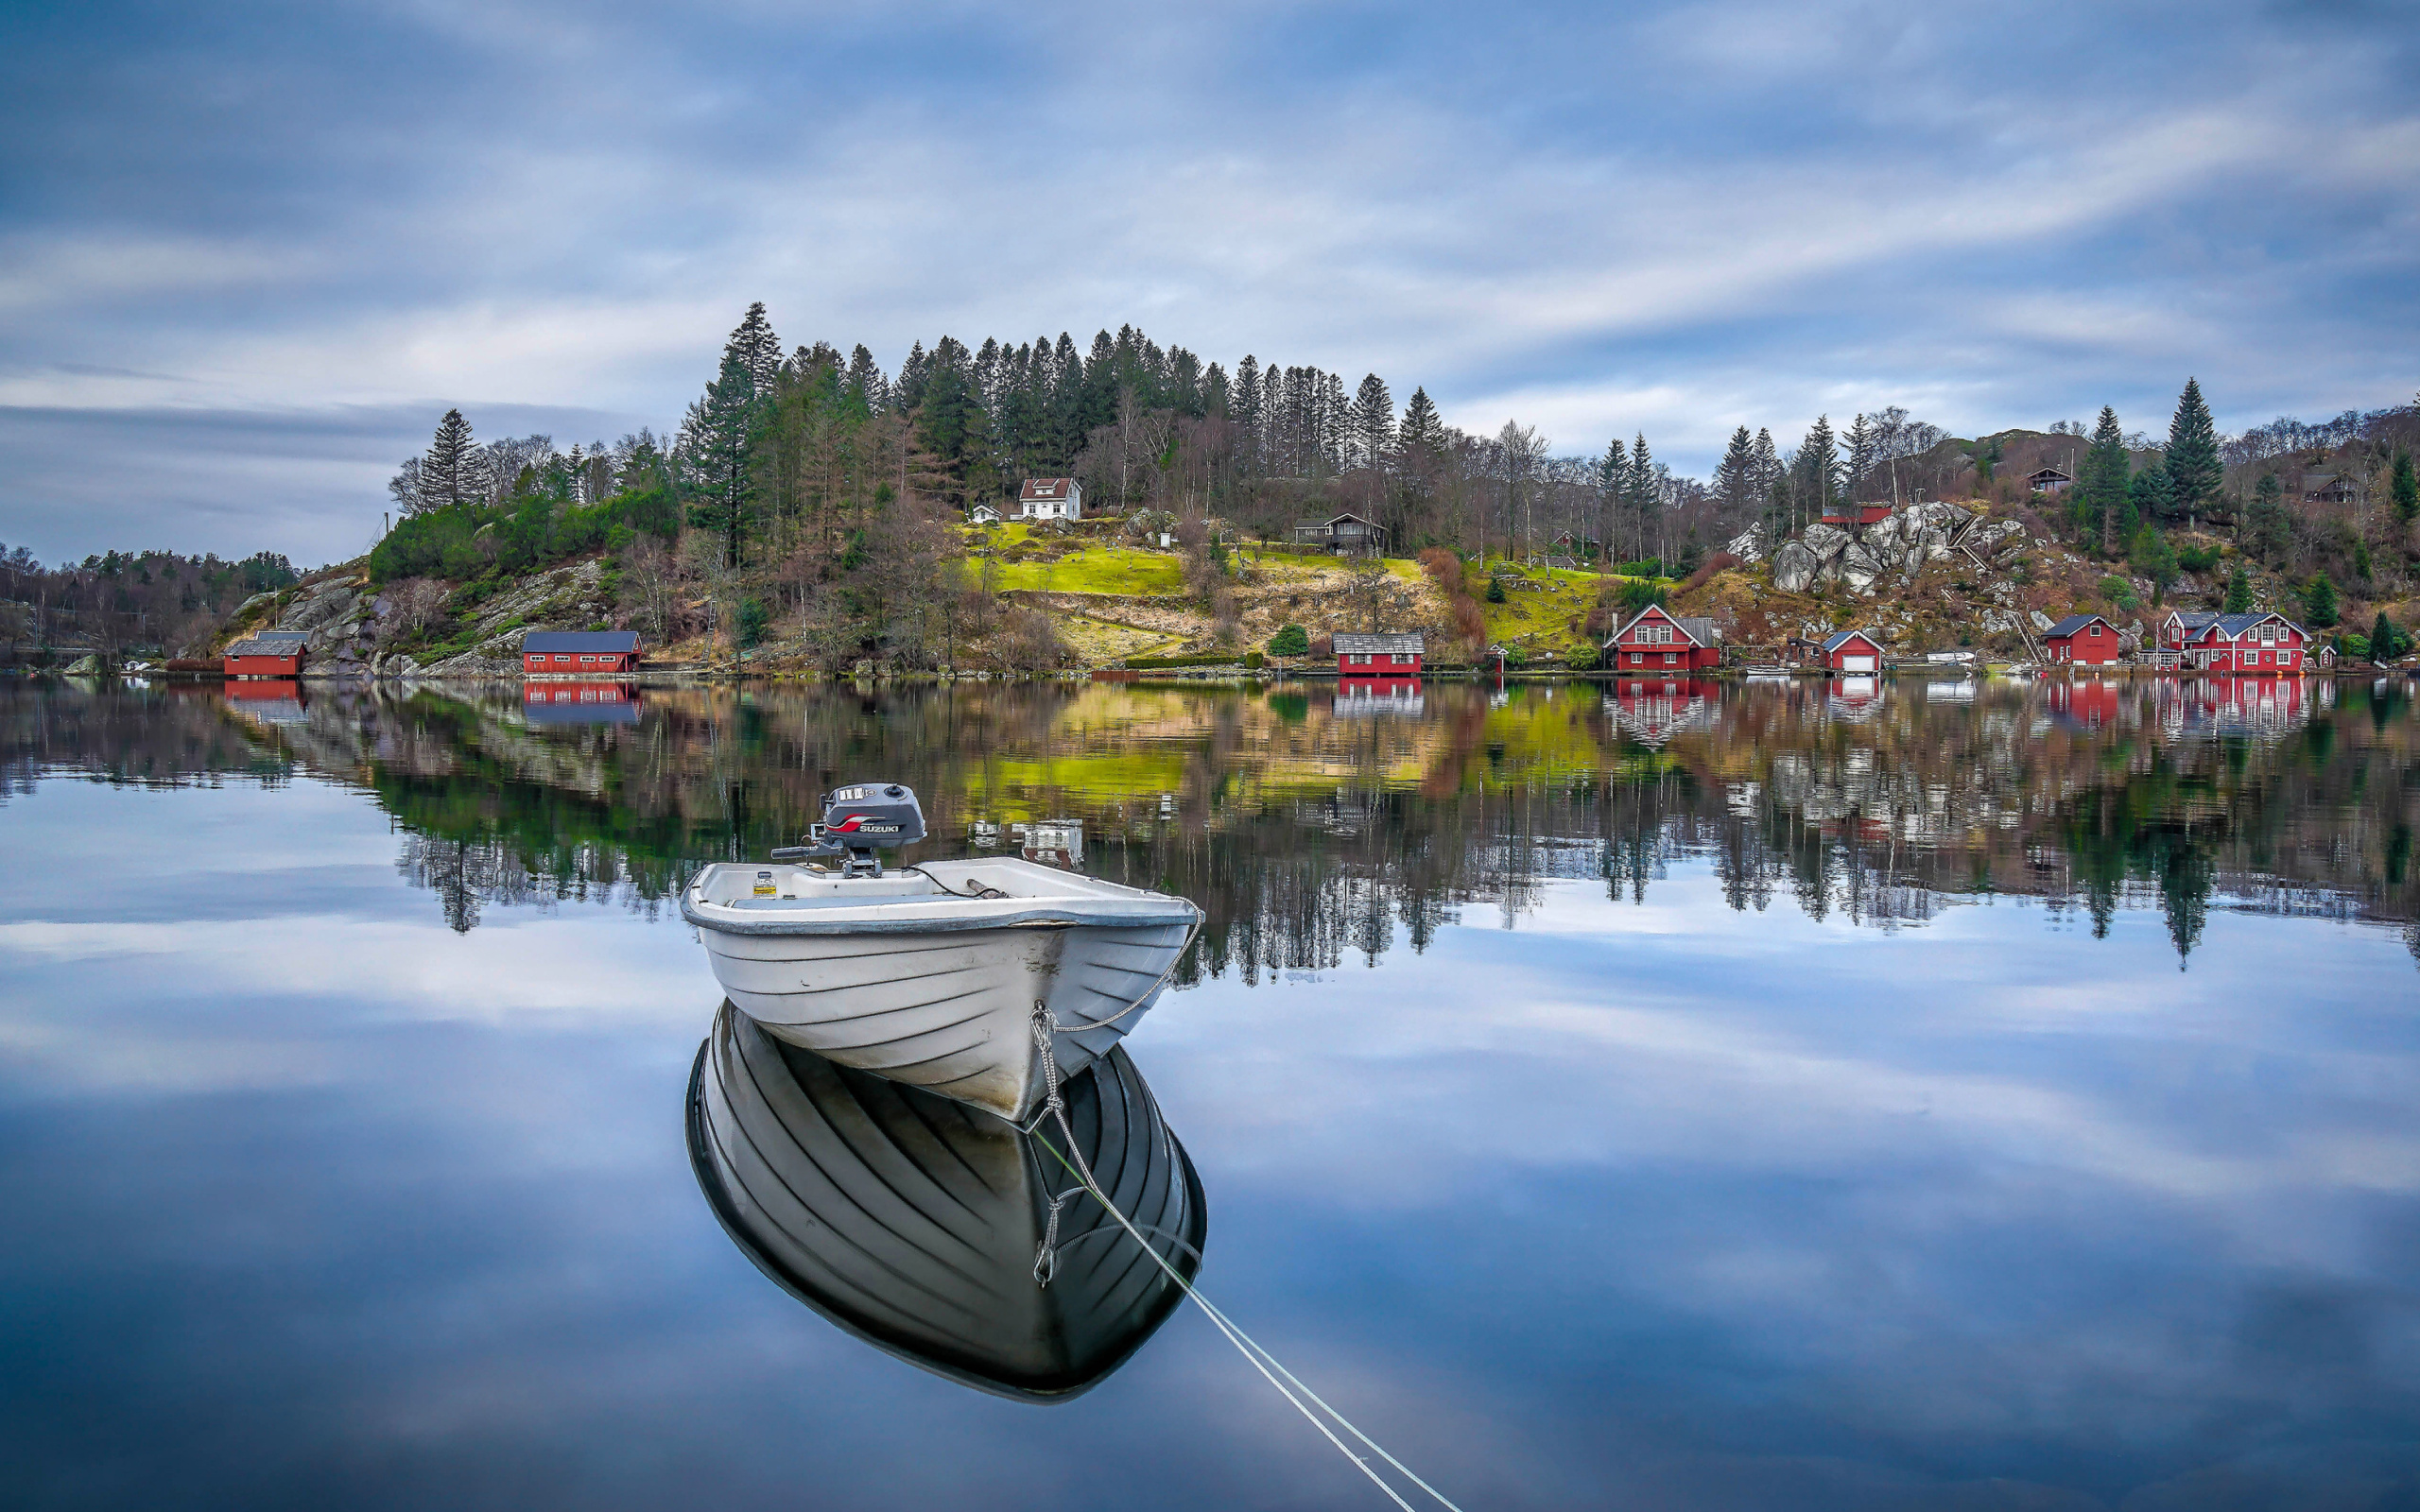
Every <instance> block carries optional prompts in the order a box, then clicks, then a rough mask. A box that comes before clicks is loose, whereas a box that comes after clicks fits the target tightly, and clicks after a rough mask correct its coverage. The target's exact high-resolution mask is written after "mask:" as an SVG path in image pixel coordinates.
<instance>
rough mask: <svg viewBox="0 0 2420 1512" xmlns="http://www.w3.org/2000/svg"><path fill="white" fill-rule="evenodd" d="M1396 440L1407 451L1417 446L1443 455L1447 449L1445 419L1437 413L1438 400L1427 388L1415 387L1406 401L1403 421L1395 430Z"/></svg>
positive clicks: (1430, 452)
mask: <svg viewBox="0 0 2420 1512" xmlns="http://www.w3.org/2000/svg"><path fill="white" fill-rule="evenodd" d="M1395 442H1396V444H1397V445H1399V446H1401V447H1402V448H1403V449H1404V450H1405V451H1406V452H1409V451H1411V450H1412V449H1414V448H1415V447H1416V448H1418V449H1419V450H1421V451H1423V452H1425V453H1426V454H1427V455H1429V456H1431V457H1435V456H1439V455H1443V452H1444V450H1445V421H1443V418H1441V417H1440V416H1439V415H1438V413H1437V402H1436V401H1435V400H1433V399H1431V398H1429V397H1428V390H1427V389H1426V388H1415V389H1413V390H1412V391H1411V397H1410V398H1409V400H1406V401H1405V402H1404V406H1403V423H1402V424H1401V425H1400V426H1398V427H1397V428H1396V430H1395Z"/></svg>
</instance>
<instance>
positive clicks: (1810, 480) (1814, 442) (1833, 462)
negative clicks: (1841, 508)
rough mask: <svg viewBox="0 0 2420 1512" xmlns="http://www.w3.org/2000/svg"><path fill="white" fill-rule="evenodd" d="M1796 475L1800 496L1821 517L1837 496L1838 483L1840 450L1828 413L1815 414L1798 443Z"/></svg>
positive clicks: (1839, 478)
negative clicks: (1812, 422) (1834, 438)
mask: <svg viewBox="0 0 2420 1512" xmlns="http://www.w3.org/2000/svg"><path fill="white" fill-rule="evenodd" d="M1798 477H1799V485H1800V489H1801V497H1802V498H1803V500H1804V501H1805V503H1806V505H1807V506H1809V507H1811V508H1812V509H1813V510H1814V512H1815V514H1816V516H1818V517H1821V516H1822V515H1823V513H1824V511H1825V510H1827V509H1829V508H1830V507H1832V501H1833V500H1834V499H1835V498H1837V497H1839V493H1840V486H1841V484H1840V480H1841V452H1840V447H1839V446H1838V445H1837V444H1836V443H1835V442H1834V440H1833V438H1832V420H1831V417H1830V416H1828V415H1818V416H1816V417H1815V424H1814V426H1813V427H1812V428H1811V429H1809V430H1808V431H1807V433H1806V439H1805V440H1804V441H1801V442H1800V443H1799V445H1798Z"/></svg>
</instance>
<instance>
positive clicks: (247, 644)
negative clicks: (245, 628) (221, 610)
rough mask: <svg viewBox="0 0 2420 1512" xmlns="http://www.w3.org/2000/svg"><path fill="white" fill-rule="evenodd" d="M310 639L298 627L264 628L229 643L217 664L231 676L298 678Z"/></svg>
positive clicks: (300, 674)
mask: <svg viewBox="0 0 2420 1512" xmlns="http://www.w3.org/2000/svg"><path fill="white" fill-rule="evenodd" d="M310 639H311V637H310V636H309V635H308V634H306V633H304V632H303V631H301V630H263V631H261V632H260V633H259V634H258V635H248V636H246V637H245V638H244V639H242V640H240V641H237V642H236V643H235V644H233V645H231V646H229V647H228V648H227V650H226V654H225V656H224V658H223V659H222V660H221V662H220V666H221V668H222V669H223V670H224V671H225V672H226V674H227V676H229V677H231V678H299V677H301V676H302V658H303V654H304V648H305V645H306V644H307V643H308V642H309V641H310Z"/></svg>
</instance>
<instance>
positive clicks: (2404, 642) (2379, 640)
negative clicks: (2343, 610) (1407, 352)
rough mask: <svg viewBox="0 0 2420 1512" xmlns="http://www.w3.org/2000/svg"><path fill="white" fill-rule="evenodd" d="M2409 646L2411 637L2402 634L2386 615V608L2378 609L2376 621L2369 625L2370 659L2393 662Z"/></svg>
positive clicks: (2400, 629) (2409, 647)
mask: <svg viewBox="0 0 2420 1512" xmlns="http://www.w3.org/2000/svg"><path fill="white" fill-rule="evenodd" d="M2409 649H2411V637H2410V636H2409V635H2406V634H2404V633H2403V630H2402V628H2401V627H2399V626H2397V625H2396V624H2395V623H2394V621H2393V620H2391V619H2388V618H2387V617H2386V610H2378V617H2377V623H2376V624H2374V625H2372V626H2371V627H2370V660H2371V661H2373V662H2393V661H2394V660H2396V659H2397V658H2399V657H2401V656H2402V655H2403V653H2404V652H2405V651H2407V650H2409Z"/></svg>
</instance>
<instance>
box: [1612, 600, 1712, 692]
mask: <svg viewBox="0 0 2420 1512" xmlns="http://www.w3.org/2000/svg"><path fill="white" fill-rule="evenodd" d="M1605 655H1606V658H1607V660H1606V663H1605V664H1606V666H1607V667H1608V668H1609V669H1610V670H1612V671H1615V672H1618V673H1620V674H1622V675H1623V676H1624V677H1628V676H1631V675H1632V674H1634V673H1646V672H1650V671H1652V672H1655V673H1657V674H1659V675H1666V676H1671V675H1677V674H1678V673H1680V672H1696V671H1701V670H1703V669H1704V668H1707V667H1715V666H1720V665H1721V664H1722V632H1721V631H1720V630H1718V629H1716V628H1715V627H1714V621H1713V620H1711V619H1708V618H1706V617H1704V616H1703V615H1696V614H1675V613H1673V612H1672V611H1671V610H1668V609H1666V608H1665V607H1664V606H1663V605H1661V604H1650V605H1649V606H1647V608H1645V609H1643V610H1639V611H1638V615H1637V617H1636V618H1634V619H1633V620H1632V621H1631V622H1630V623H1629V624H1628V625H1625V626H1623V627H1621V628H1620V629H1618V630H1616V631H1615V632H1614V635H1613V639H1611V640H1609V641H1607V642H1606V643H1605Z"/></svg>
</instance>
